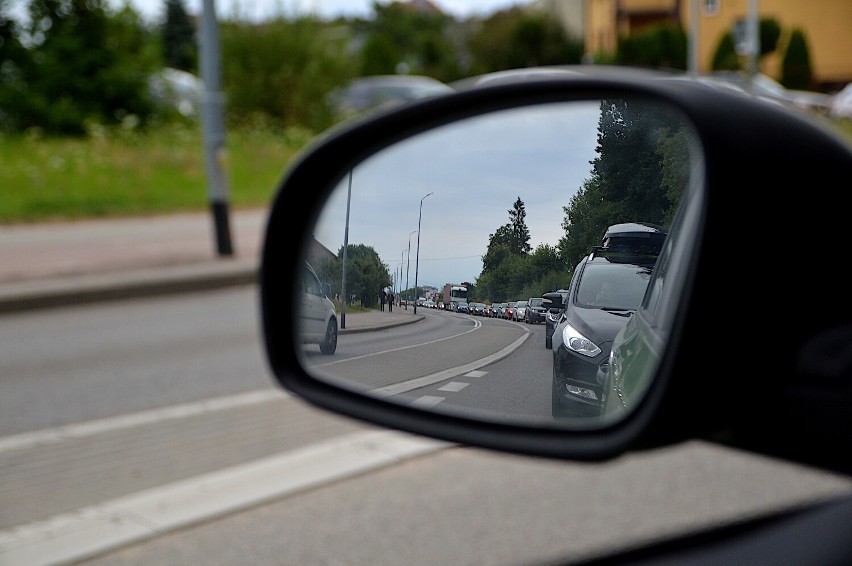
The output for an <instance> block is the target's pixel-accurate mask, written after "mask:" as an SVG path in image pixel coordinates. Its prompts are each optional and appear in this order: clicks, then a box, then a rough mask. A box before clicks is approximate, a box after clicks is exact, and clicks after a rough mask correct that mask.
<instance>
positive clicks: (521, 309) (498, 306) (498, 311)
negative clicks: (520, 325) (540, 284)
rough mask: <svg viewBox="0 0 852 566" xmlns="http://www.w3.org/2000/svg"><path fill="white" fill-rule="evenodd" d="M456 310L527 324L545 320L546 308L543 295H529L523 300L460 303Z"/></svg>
mask: <svg viewBox="0 0 852 566" xmlns="http://www.w3.org/2000/svg"><path fill="white" fill-rule="evenodd" d="M458 312H464V313H467V314H471V315H474V316H484V317H486V318H502V319H504V320H513V321H515V322H525V323H527V324H540V323H542V322H544V321H545V315H546V314H547V308H545V306H544V298H543V297H530V298H529V299H527V300H525V301H511V302H506V303H491V304H486V303H478V302H474V303H460V304H459V307H458Z"/></svg>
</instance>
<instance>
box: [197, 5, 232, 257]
mask: <svg viewBox="0 0 852 566" xmlns="http://www.w3.org/2000/svg"><path fill="white" fill-rule="evenodd" d="M219 59H220V56H219V25H218V22H217V20H216V6H215V2H214V0H204V9H203V10H202V17H201V79H202V80H203V81H204V93H203V94H202V99H201V124H202V130H203V135H204V161H205V165H206V167H207V182H208V189H207V192H208V198H209V200H210V209H211V211H212V213H213V224H214V229H215V231H216V251H217V253H218V255H220V256H232V255H234V250H233V246H232V245H231V230H230V226H229V220H228V175H227V161H228V159H227V147H226V146H225V121H224V118H223V115H224V110H223V109H224V106H225V95H224V93H223V92H222V87H221V79H220V64H219Z"/></svg>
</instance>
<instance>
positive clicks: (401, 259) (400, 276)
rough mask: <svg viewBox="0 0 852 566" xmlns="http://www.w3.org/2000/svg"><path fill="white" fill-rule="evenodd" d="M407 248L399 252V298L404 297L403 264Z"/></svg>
mask: <svg viewBox="0 0 852 566" xmlns="http://www.w3.org/2000/svg"><path fill="white" fill-rule="evenodd" d="M404 256H405V250H402V253H401V254H399V291H398V292H397V294H396V296H397V298H399V299H401V298H402V266H403V265H405V257H404Z"/></svg>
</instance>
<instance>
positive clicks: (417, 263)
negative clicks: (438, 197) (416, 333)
mask: <svg viewBox="0 0 852 566" xmlns="http://www.w3.org/2000/svg"><path fill="white" fill-rule="evenodd" d="M432 194H434V193H429V194H428V195H426V196H425V197H423V198H422V199H420V215H419V216H418V217H417V255H416V256H415V257H416V259H415V260H414V314H417V298H418V297H419V296H420V294H419V293H418V292H417V273H418V272H419V271H420V221H421V220H423V201H424V200H426V197H428V196H430V195H432Z"/></svg>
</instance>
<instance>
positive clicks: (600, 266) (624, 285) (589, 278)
mask: <svg viewBox="0 0 852 566" xmlns="http://www.w3.org/2000/svg"><path fill="white" fill-rule="evenodd" d="M651 270H652V266H650V265H637V264H633V263H608V262H607V263H595V262H590V263H587V264H586V266H585V268H584V269H583V273H582V276H581V279H580V283H579V286H578V288H577V304H578V305H579V306H583V307H591V308H608V309H636V308H638V307H639V304H640V303H641V302H642V298H643V296H644V295H645V290H646V288H647V286H648V280H649V279H650V277H651Z"/></svg>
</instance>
